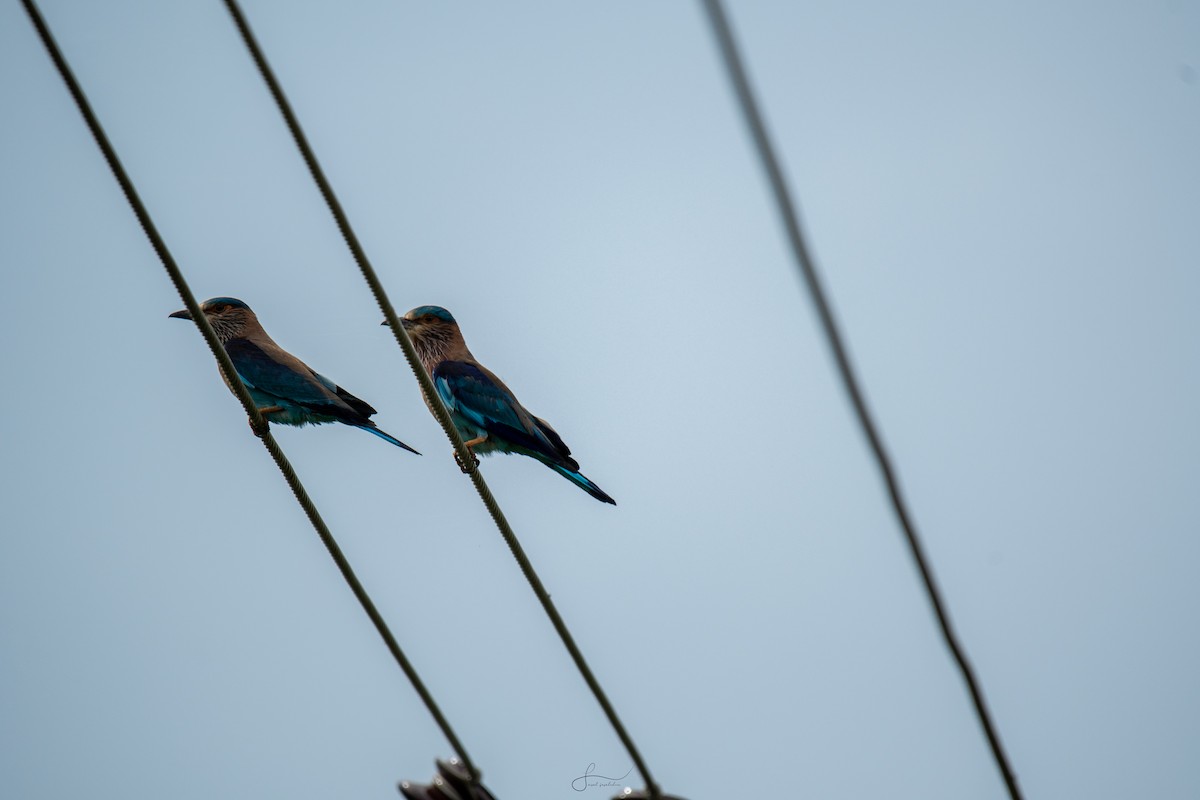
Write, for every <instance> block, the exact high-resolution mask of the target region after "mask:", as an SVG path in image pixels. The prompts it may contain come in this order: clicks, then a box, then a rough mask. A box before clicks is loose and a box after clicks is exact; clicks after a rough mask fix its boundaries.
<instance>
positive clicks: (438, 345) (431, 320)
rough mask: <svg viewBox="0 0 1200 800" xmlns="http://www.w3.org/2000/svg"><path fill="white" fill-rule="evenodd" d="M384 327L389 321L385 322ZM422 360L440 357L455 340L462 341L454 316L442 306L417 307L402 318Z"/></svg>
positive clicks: (402, 322)
mask: <svg viewBox="0 0 1200 800" xmlns="http://www.w3.org/2000/svg"><path fill="white" fill-rule="evenodd" d="M383 324H384V325H386V324H387V320H384V322H383ZM400 324H401V325H403V326H404V330H405V331H407V332H408V335H409V337H410V338H411V339H412V341H413V344H414V345H415V346H416V348H417V352H418V353H419V354H420V356H421V359H422V360H428V359H430V358H432V357H436V356H440V354H441V353H443V352H445V350H446V349H447V347H448V346H449V345H450V344H451V343H452V342H454V341H455V340H458V341H461V339H462V335H461V334H460V333H459V331H458V323H457V322H455V321H454V315H452V314H451V313H450V312H449V311H447V310H446V309H444V308H442V307H441V306H417V307H416V308H414V309H413V310H412V311H409V312H408V313H407V314H405V315H404V316H403V317H401V318H400Z"/></svg>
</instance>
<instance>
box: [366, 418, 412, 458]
mask: <svg viewBox="0 0 1200 800" xmlns="http://www.w3.org/2000/svg"><path fill="white" fill-rule="evenodd" d="M354 427H356V428H360V429H361V430H364V431H366V432H367V433H373V434H375V435H376V436H378V437H379V438H380V439H383V440H384V441H385V442H391V443H392V444H394V445H396V447H403V448H404V449H405V450H407V451H408V452H410V453H416V454H417V455H421V454H420V453H419V452H417V451H416V450H414V449H412V448H411V447H409V446H408V445H406V444H405V443H404V442H402V441H400V440H399V439H397V438H396V437H395V436H392V435H391V434H390V433H388V432H387V431H383V430H380V429H379V428H377V427H375V423H374V422H371V423H368V424H366V425H355V426H354Z"/></svg>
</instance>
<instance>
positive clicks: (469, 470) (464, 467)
mask: <svg viewBox="0 0 1200 800" xmlns="http://www.w3.org/2000/svg"><path fill="white" fill-rule="evenodd" d="M471 460H472V461H473V462H475V463H474V464H470V465H468V464H464V463H463V460H462V456H460V455H459V454H458V451H457V450H455V451H454V463H455V464H458V468H459V469H461V470H462V471H463V475H470V474H471V473H472V472H474V471H475V470H477V469H479V456H477V455H475V454H474V453H471Z"/></svg>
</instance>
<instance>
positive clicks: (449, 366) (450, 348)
mask: <svg viewBox="0 0 1200 800" xmlns="http://www.w3.org/2000/svg"><path fill="white" fill-rule="evenodd" d="M383 324H385V325H386V324H387V322H386V321H385V322H384V323H383ZM400 324H402V325H403V326H404V329H405V330H406V331H408V335H409V336H410V337H411V338H412V342H413V345H414V346H415V347H416V348H417V354H418V355H419V356H420V358H421V363H422V364H424V365H425V369H426V370H428V372H429V375H430V377H431V378H433V385H434V386H435V387H437V393H438V395H439V396H440V397H441V398H442V401H443V402H444V403H445V404H446V407H447V408H449V409H450V416H451V417H452V418H453V419H454V426H455V427H456V428H458V432H459V433H460V434H462V437H463V439H465V440H466V445H467V449H469V450H470V451H471V452H472V453H479V454H481V455H488V454H490V453H494V452H499V453H520V454H521V455H526V456H530V457H531V458H536V459H537V460H538V461H540V462H542V463H543V464H545V465H546V466H547V467H549V468H550V469H552V470H554V471H555V472H557V473H558V474H559V475H562V476H563V477H564V478H566V479H567V480H569V481H571V483H574V484H575V485H576V486H579V487H580V488H581V489H583V490H584V491H585V492H587V493H588V494H590V495H591V496H592V497H594V498H596V499H597V500H600V501H601V502H604V503H612V504H613V505H614V506H615V505H616V504H617V501H616V500H613V499H612V498H611V497H609V496H608V495H607V494H605V493H604V492H603V491H602V490H601V489H600V487H599V486H597V485H596V484H594V483H592V482H591V481H590V480H588V479H587V478H586V477H584V476H583V475H582V474H580V472H579V464H578V463H577V462H576V461H575V459H573V458H571V451H570V449H569V448H568V447H567V446H566V445H565V444H563V440H562V439H561V438H559V435H558V434H557V433H555V432H554V429H553V428H551V427H550V426H549V425H548V424H547V423H546V421H545V420H543V419H538V418H537V417H535V416H533V415H532V414H530V413H529V412H528V411H526V410H525V408H524V406H522V405H521V404H520V403H519V402H517V398H516V397H515V396H514V395H513V393H512V391H511V390H509V388H508V387H507V386H505V385H504V381H502V380H500V379H499V378H497V377H496V376H495V375H494V374H492V372H491V371H489V370H488V369H487V368H486V367H484V366H483V365H482V364H480V363H479V362H478V361H476V360H475V356H473V355H471V351H470V350H468V349H467V343H466V342H465V341H464V340H463V337H462V332H461V331H459V329H458V323H457V322H455V321H454V317H453V316H451V315H450V312H449V311H447V310H446V309H444V308H441V307H440V306H421V307H419V308H414V309H413V310H412V311H409V312H408V313H407V314H405V315H404V316H403V317H402V318H401V319H400ZM456 458H457V456H456ZM460 466H461V464H460Z"/></svg>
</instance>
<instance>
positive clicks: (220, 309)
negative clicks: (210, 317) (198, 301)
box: [208, 305, 229, 314]
mask: <svg viewBox="0 0 1200 800" xmlns="http://www.w3.org/2000/svg"><path fill="white" fill-rule="evenodd" d="M227 308H229V306H226V305H215V306H209V307H208V313H210V314H220V313H221V312H223V311H224V310H225V309H227Z"/></svg>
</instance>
